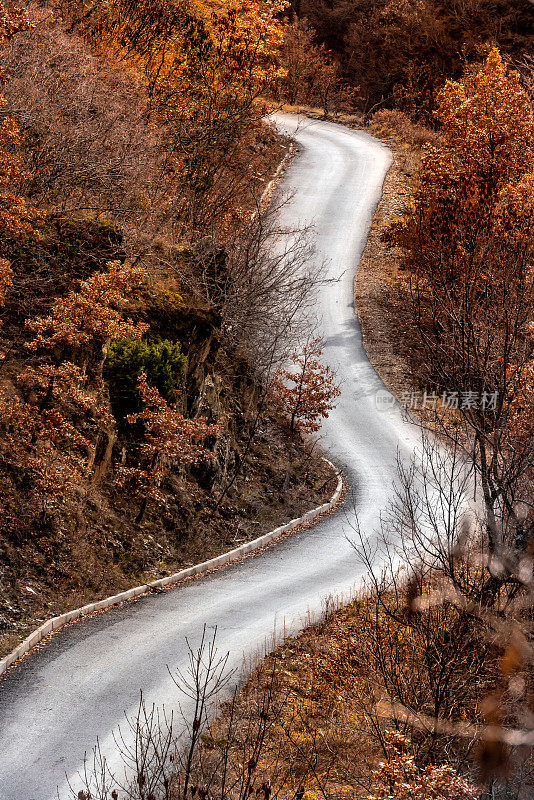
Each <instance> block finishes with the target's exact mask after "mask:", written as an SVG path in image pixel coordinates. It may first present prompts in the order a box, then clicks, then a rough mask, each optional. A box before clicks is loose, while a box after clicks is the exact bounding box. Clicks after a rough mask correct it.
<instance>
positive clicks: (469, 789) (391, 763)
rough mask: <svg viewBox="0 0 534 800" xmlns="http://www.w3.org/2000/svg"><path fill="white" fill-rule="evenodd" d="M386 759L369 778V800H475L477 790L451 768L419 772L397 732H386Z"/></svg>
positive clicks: (407, 743)
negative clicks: (370, 791)
mask: <svg viewBox="0 0 534 800" xmlns="http://www.w3.org/2000/svg"><path fill="white" fill-rule="evenodd" d="M387 742H388V746H389V747H388V749H389V752H388V758H387V759H386V760H385V761H382V762H381V763H380V765H379V767H378V769H377V770H376V772H375V773H374V775H373V779H374V786H373V791H372V794H371V795H370V796H369V800H476V799H477V798H478V797H479V795H480V790H479V789H477V788H476V787H475V786H473V785H472V784H470V783H469V782H468V781H466V780H464V778H461V777H460V776H459V775H458V774H457V772H456V771H455V770H454V769H453V768H452V767H435V766H433V765H430V766H428V767H426V768H425V769H420V768H419V767H417V766H416V764H415V763H414V759H413V756H411V755H410V754H409V752H408V748H409V742H408V740H407V739H406V738H405V737H404V736H402V735H401V734H400V733H398V732H397V731H388V732H387Z"/></svg>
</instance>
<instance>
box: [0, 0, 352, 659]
mask: <svg viewBox="0 0 534 800" xmlns="http://www.w3.org/2000/svg"><path fill="white" fill-rule="evenodd" d="M165 9H166V10H167V11H168V12H169V13H171V10H172V8H171V5H162V6H161V7H160V10H165ZM80 10H81V6H80V5H79V4H73V5H72V7H71V6H69V4H67V3H64V4H62V7H61V9H60V8H59V5H58V4H52V3H44V4H39V5H38V4H33V3H32V4H29V5H28V13H29V18H28V19H29V20H30V21H31V27H29V25H28V23H27V22H26V17H25V16H24V14H22V13H21V14H18V13H17V14H15V13H14V12H13V16H12V17H10V16H9V14H10V13H11V12H6V13H7V14H8V17H6V20H7V21H6V25H5V26H4V39H5V41H4V43H3V47H2V53H1V57H2V64H3V67H4V71H5V95H6V108H5V120H4V123H3V128H2V130H3V138H2V143H1V147H2V148H4V149H3V157H2V163H1V165H0V168H1V171H2V176H1V188H2V198H1V199H2V204H3V213H2V215H1V219H0V241H1V255H2V257H3V259H5V260H3V261H2V277H1V284H0V290H1V298H2V301H3V309H2V314H1V316H2V330H1V332H0V335H1V337H2V342H1V350H2V351H3V352H4V353H5V357H4V359H3V362H2V365H1V368H0V392H1V397H0V401H1V402H0V433H1V435H0V470H1V478H0V489H1V496H2V508H3V514H2V528H1V533H0V552H1V567H0V570H1V572H0V579H1V588H0V635H1V637H2V645H1V650H2V652H6V651H7V650H9V649H10V648H11V647H12V646H13V644H15V643H16V641H17V640H19V639H20V638H21V637H23V636H24V634H26V633H27V631H28V629H29V628H31V627H32V626H33V625H35V623H36V622H37V621H39V620H42V619H43V618H47V617H50V616H53V615H54V614H57V613H59V612H60V611H62V610H65V609H68V608H72V607H76V606H79V605H80V604H82V603H84V602H87V601H88V600H90V599H94V598H96V597H100V596H102V595H107V594H112V593H114V592H115V591H118V590H120V589H124V588H127V587H129V586H131V585H136V584H139V583H142V582H145V581H146V580H147V579H149V578H154V577H159V576H161V575H163V574H166V573H168V572H174V571H176V570H177V569H178V568H179V567H180V566H182V565H187V564H190V563H192V562H195V561H198V560H203V559H204V558H208V557H210V556H212V555H216V554H218V553H220V552H221V551H223V550H225V549H230V548H231V547H234V546H236V544H239V543H240V542H241V541H244V540H246V539H249V538H253V537H254V536H257V535H260V534H261V533H263V532H265V531H266V530H269V529H271V528H273V527H276V526H277V525H279V524H281V523H282V522H284V521H287V520H289V519H291V518H294V517H295V516H299V515H300V514H301V513H303V512H304V511H307V510H309V509H310V508H311V507H313V506H315V505H318V504H320V503H321V502H323V500H324V499H325V498H327V497H329V496H330V495H331V493H332V491H333V487H334V486H335V480H336V479H335V478H334V477H333V476H332V475H331V473H330V470H329V469H327V468H326V467H325V465H324V464H323V463H322V462H321V461H320V459H319V458H318V457H316V456H315V455H310V454H309V453H308V452H307V450H306V449H305V448H304V446H303V444H302V440H301V438H300V434H299V433H298V432H293V433H291V434H289V432H288V430H287V426H286V423H285V421H283V420H282V418H281V417H280V416H279V414H278V411H277V410H276V408H275V407H274V406H273V404H272V402H271V401H270V399H269V393H268V384H269V380H270V374H271V371H272V370H274V369H275V368H276V366H277V363H278V361H277V359H279V358H281V357H282V356H283V353H284V348H286V347H287V342H289V340H290V338H291V337H290V333H291V330H292V327H293V323H292V319H293V317H294V316H295V314H297V313H298V311H299V309H303V308H304V306H305V304H306V297H307V293H308V290H309V287H310V286H311V285H312V284H313V282H314V280H315V276H313V275H312V274H311V272H310V270H309V269H308V268H307V267H306V262H307V256H308V251H307V247H306V244H305V240H304V233H303V234H302V235H301V236H299V235H297V236H296V237H293V239H292V241H293V244H292V245H291V249H290V250H288V249H287V248H286V250H285V251H284V248H283V247H280V246H279V244H278V242H279V240H280V233H279V232H278V231H277V229H276V226H275V224H274V222H273V217H274V211H273V212H272V213H271V215H270V216H269V215H268V214H265V213H258V211H259V200H260V197H261V194H262V191H263V189H264V187H265V185H266V184H267V182H268V181H269V180H270V178H271V177H272V175H273V173H274V172H275V171H276V169H277V167H278V165H279V163H280V161H281V160H282V158H283V157H284V156H285V155H286V154H287V152H288V144H287V143H286V142H284V141H282V140H280V139H279V138H278V137H277V136H276V135H275V134H274V132H273V131H272V129H271V128H269V127H268V126H266V125H265V124H264V123H263V122H262V115H263V113H264V110H265V104H264V103H263V102H262V101H260V99H259V95H260V93H262V92H263V91H265V89H266V87H267V86H268V84H269V82H272V81H274V80H276V79H278V76H279V74H280V72H279V70H280V68H279V66H278V64H277V63H276V60H275V58H274V56H275V54H276V52H277V49H278V48H279V47H280V44H281V32H280V28H279V23H278V22H277V20H276V11H277V8H276V7H275V6H272V7H271V5H270V4H269V3H266V4H265V8H264V9H263V11H264V12H265V13H264V14H263V13H262V14H260V13H259V11H258V16H254V14H253V13H249V12H248V11H245V10H244V9H242V8H241V7H240V6H239V4H237V5H236V9H235V10H233V11H232V10H231V9H228V8H226V7H223V6H221V7H220V9H219V11H220V16H219V17H217V20H215V18H213V17H211V16H210V15H209V14H208V15H207V16H206V7H205V6H203V5H201V4H199V5H198V6H197V4H195V3H184V4H183V8H182V10H181V12H180V13H179V14H178V13H177V14H176V15H174V16H173V15H172V14H171V16H170V17H169V19H168V20H167V21H168V25H169V27H168V32H167V35H168V37H170V38H169V41H171V39H172V41H173V42H174V44H173V47H174V50H173V56H172V60H169V50H168V49H165V47H166V44H165V40H162V39H161V38H160V34H159V32H158V30H157V26H156V28H154V29H151V28H150V26H149V25H148V24H147V22H148V18H149V17H148V16H147V14H148V5H147V6H146V7H144V6H143V5H142V4H135V11H136V13H139V14H141V17H139V18H138V20H137V22H136V19H135V16H134V14H133V6H132V9H130V10H131V12H132V13H129V16H128V18H127V19H128V25H127V27H126V28H124V29H120V30H119V28H118V27H117V26H118V25H120V24H122V23H123V22H124V20H125V19H126V17H125V16H121V17H120V19H118V18H116V17H115V16H114V15H115V12H116V11H117V10H118V8H117V6H116V4H110V5H109V6H105V5H102V4H95V6H94V8H93V9H92V11H94V14H93V13H92V11H91V8H90V5H89V4H86V5H85V6H84V15H83V25H82V24H81V22H80V24H79V20H78V17H77V14H78V12H79V11H80ZM71 12H72V13H71ZM89 12H91V13H89ZM236 14H237V16H236ZM240 14H244V15H245V16H244V17H243V18H242V17H241V16H240ZM245 18H246V25H245V27H244V28H241V23H242V22H243V21H244V19H245ZM139 19H140V20H142V26H141V28H139V27H138V22H139ZM136 26H137V27H136ZM237 29H239V30H240V31H241V34H240V35H242V37H243V38H242V39H241V40H240V44H239V47H241V48H242V50H243V53H245V52H246V53H248V56H247V57H248V58H249V61H248V72H247V71H244V72H240V70H241V69H242V67H243V63H242V57H241V55H239V54H238V53H236V51H235V48H234V45H231V43H232V42H233V43H234V44H235V35H236V32H237ZM193 31H194V35H193ZM104 32H105V35H104ZM140 34H142V37H141V39H140V38H139V35H140ZM173 37H174V38H173ZM247 37H248V38H247ZM260 40H261V41H262V42H263V45H262V47H261V48H260V49H258V48H257V47H255V46H253V45H254V43H255V42H258V41H260ZM119 41H120V42H121V43H122V44H121V45H120V46H119V44H118V43H119ZM126 42H127V43H128V44H127V45H126ZM236 46H237V45H236ZM161 48H163V49H164V50H165V52H166V59H167V60H166V61H165V65H166V68H168V71H167V72H165V73H162V72H161V70H160V69H159V68H158V69H157V72H158V76H159V82H158V81H155V80H154V76H155V73H154V72H153V70H154V69H156V67H155V63H157V59H158V58H159V55H158V54H159V53H161V52H163V50H162V49H161ZM186 62H187V69H186V67H185V65H186ZM184 70H185V71H184ZM245 72H246V75H248V77H246V75H245ZM251 76H254V77H251ZM223 86H224V87H226V88H227V90H228V91H227V92H226V93H225V92H223V91H221V87H223ZM215 100H216V101H217V103H218V105H215V104H214V101H215ZM19 131H20V133H19ZM14 186H16V187H17V188H16V191H17V192H18V194H17V193H13V194H11V193H10V192H12V191H13V187H14ZM33 208H36V209H39V210H38V211H35V212H34V211H32V209H33ZM253 214H254V217H253V219H252V222H251V218H252V216H253ZM275 253H276V254H275ZM299 276H300V277H299ZM288 309H290V311H288ZM290 329H291V330H290ZM295 335H296V333H295ZM294 342H295V340H294V339H293V340H292V344H291V347H294ZM143 376H145V377H143ZM171 432H172V434H171Z"/></svg>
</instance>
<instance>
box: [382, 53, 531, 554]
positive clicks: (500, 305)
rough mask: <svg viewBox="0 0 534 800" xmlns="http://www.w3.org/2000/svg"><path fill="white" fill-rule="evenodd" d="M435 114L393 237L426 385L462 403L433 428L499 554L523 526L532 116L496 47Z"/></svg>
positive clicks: (451, 87)
mask: <svg viewBox="0 0 534 800" xmlns="http://www.w3.org/2000/svg"><path fill="white" fill-rule="evenodd" d="M437 114H438V118H439V120H440V122H441V124H442V134H443V137H444V143H443V145H442V146H440V147H433V148H430V149H429V150H428V152H427V154H426V155H425V157H424V159H423V164H422V167H421V172H420V182H419V188H418V189H417V191H416V193H415V197H414V205H413V207H412V208H410V209H408V213H407V215H406V218H405V220H404V221H402V222H400V223H395V224H394V225H393V226H392V231H393V232H392V238H393V240H394V241H395V243H396V244H400V245H401V246H402V247H404V248H405V252H406V262H405V263H406V266H407V267H408V269H409V270H411V275H412V297H413V304H412V311H413V321H414V323H415V327H416V329H417V331H418V333H419V336H420V342H421V346H422V349H423V351H424V362H425V365H426V366H425V379H426V381H427V383H428V385H429V386H432V387H435V389H436V391H437V393H438V394H443V393H448V392H449V393H450V392H452V393H456V395H455V396H456V397H457V398H458V403H457V404H455V408H454V409H452V413H450V412H451V410H450V409H449V413H444V414H438V418H437V421H438V424H439V425H440V426H442V428H443V430H444V433H446V434H447V435H451V436H452V437H453V439H454V440H456V437H457V433H458V429H459V428H462V429H463V430H464V433H465V442H466V446H467V448H468V450H469V458H470V459H472V463H473V464H474V465H476V469H477V482H480V485H481V491H482V495H483V498H484V500H483V504H484V509H485V513H486V515H487V519H486V523H487V525H486V532H487V543H488V545H489V548H490V550H492V551H495V550H498V549H499V548H500V547H501V546H503V545H504V542H505V540H508V543H510V542H511V541H513V540H514V537H515V535H516V533H515V531H517V530H520V529H522V527H523V526H522V523H521V521H520V519H519V518H518V516H517V509H518V505H517V503H518V502H519V499H520V498H523V499H524V500H525V502H528V494H529V486H528V480H527V479H526V476H527V473H528V469H529V464H530V462H531V460H532V450H533V441H532V439H531V438H530V439H527V440H523V443H522V445H521V446H520V447H516V446H515V444H514V442H513V441H512V439H511V425H510V414H511V411H510V409H511V408H512V407H513V405H514V400H513V398H514V396H515V395H516V393H517V392H519V391H520V381H518V380H517V378H518V376H519V375H520V374H522V373H523V371H524V368H525V365H526V364H527V363H528V361H529V360H530V359H531V350H532V348H531V340H530V337H529V335H528V329H529V324H530V323H531V321H532V318H533V311H534V309H533V303H534V294H533V274H532V269H531V267H530V264H531V258H532V246H533V242H534V228H533V226H532V220H533V215H532V199H531V191H530V189H531V186H532V178H531V174H532V170H533V167H534V114H533V110H532V107H531V104H530V102H529V99H528V97H527V95H526V93H525V91H524V90H523V89H522V88H521V85H520V83H519V78H518V76H517V74H516V73H514V72H511V71H509V70H508V69H507V67H506V66H505V64H504V63H503V60H502V58H501V56H500V55H499V53H498V52H497V51H496V50H493V51H492V52H491V53H490V55H489V56H488V58H487V60H486V61H485V63H484V64H483V65H482V66H481V67H478V68H470V69H469V70H468V71H467V74H466V76H465V78H464V80H463V81H461V82H457V83H454V82H448V83H447V84H446V86H445V88H444V89H443V90H442V92H441V93H440V94H439V98H438V111H437ZM469 397H471V398H473V397H474V398H476V402H472V403H470V402H469ZM490 397H491V398H493V399H494V402H490V401H489V398H490Z"/></svg>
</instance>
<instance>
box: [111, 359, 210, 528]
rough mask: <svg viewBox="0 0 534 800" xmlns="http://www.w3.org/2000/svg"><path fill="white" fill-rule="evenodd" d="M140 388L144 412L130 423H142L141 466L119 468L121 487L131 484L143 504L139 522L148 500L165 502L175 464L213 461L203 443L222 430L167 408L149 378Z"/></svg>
mask: <svg viewBox="0 0 534 800" xmlns="http://www.w3.org/2000/svg"><path fill="white" fill-rule="evenodd" d="M138 386H139V393H140V395H141V399H142V402H143V405H144V409H143V411H141V412H140V413H138V414H132V415H130V416H129V417H128V421H129V422H130V423H137V422H142V423H143V428H144V440H143V442H142V444H141V447H140V458H139V462H138V464H137V465H136V466H133V467H129V466H121V467H119V469H118V484H119V485H121V486H124V485H129V487H130V488H131V489H133V491H134V493H135V495H136V496H137V497H138V498H139V499H140V500H141V501H142V506H141V511H140V512H139V516H138V518H137V520H138V522H140V521H141V519H142V517H143V515H144V512H145V509H146V505H147V501H148V500H154V501H156V502H158V503H160V504H164V503H165V501H166V498H165V494H164V493H163V491H162V489H161V485H162V481H163V479H164V477H165V475H166V473H167V472H168V470H169V468H170V466H171V465H172V463H173V462H177V463H178V464H180V465H184V466H186V465H191V464H198V463H200V462H201V461H206V460H209V459H211V458H213V453H212V452H211V451H210V450H208V449H206V447H205V445H204V443H205V441H206V439H207V438H209V437H210V436H217V435H218V434H219V433H220V430H221V429H220V427H219V426H218V425H213V424H209V423H208V422H206V419H205V418H204V417H199V418H198V419H186V418H185V417H184V416H183V415H182V414H180V413H179V412H178V411H177V410H176V408H174V407H172V406H169V405H168V403H167V402H166V401H165V400H164V398H163V397H161V395H160V394H159V392H158V390H157V389H155V388H154V387H152V386H149V385H148V383H147V379H146V375H144V374H143V375H141V376H140V378H139V383H138Z"/></svg>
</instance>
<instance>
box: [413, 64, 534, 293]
mask: <svg viewBox="0 0 534 800" xmlns="http://www.w3.org/2000/svg"><path fill="white" fill-rule="evenodd" d="M436 117H437V119H438V121H439V122H440V124H441V126H442V134H443V138H444V143H443V145H442V146H440V147H434V148H430V149H429V150H428V152H427V153H426V155H425V157H424V159H423V164H422V167H421V171H420V188H419V189H418V191H417V193H416V195H415V209H414V211H413V213H411V214H410V215H409V216H408V218H407V221H406V222H405V224H404V225H402V226H400V235H399V237H398V241H399V243H401V244H403V245H404V246H405V247H407V248H408V250H409V252H410V263H411V264H412V265H414V266H416V267H418V268H419V269H421V270H422V271H423V272H424V273H425V274H427V273H430V272H431V271H432V270H439V271H440V272H443V273H445V274H446V277H447V279H448V280H454V279H455V278H457V277H458V276H459V275H461V274H463V273H465V271H466V270H469V269H470V268H471V267H472V265H473V261H474V259H476V255H477V253H479V252H480V251H481V249H483V248H484V246H485V244H486V243H487V241H488V237H492V236H493V232H494V228H495V226H496V225H497V224H498V223H499V222H500V220H499V219H498V216H502V214H503V209H502V205H503V204H505V205H507V206H508V208H509V213H510V212H511V206H512V205H514V207H515V209H516V211H515V212H513V213H516V214H517V213H518V211H517V204H518V202H520V199H519V197H515V199H514V200H512V196H511V195H512V194H513V193H514V192H515V193H516V194H517V192H518V191H521V190H520V189H519V183H520V182H521V181H522V180H523V181H524V180H525V179H526V177H527V176H528V175H529V173H531V172H532V171H533V170H534V111H533V108H532V104H531V102H530V99H529V97H528V95H527V94H526V92H525V91H524V90H523V89H522V87H521V84H520V79H519V75H518V74H517V73H516V72H514V71H510V70H508V68H507V67H506V65H505V64H504V62H503V60H502V57H501V56H500V54H499V52H498V51H497V50H495V49H494V50H492V52H491V53H490V55H489V56H488V58H487V60H486V61H485V63H484V65H483V66H482V68H481V69H479V70H477V69H471V70H469V71H468V73H467V75H466V77H465V78H464V80H463V81H460V82H454V81H448V82H447V83H446V85H445V87H444V88H443V89H442V90H441V92H440V93H439V94H438V108H437V111H436ZM514 187H515V188H514ZM521 196H522V201H526V199H527V198H528V188H527V186H525V188H524V189H523V191H522V192H521ZM507 198H508V199H507ZM530 209H531V206H530ZM521 213H522V214H523V215H524V216H526V218H527V219H526V220H524V222H523V228H524V223H525V222H526V221H527V220H528V219H529V218H530V213H531V212H530V210H527V209H526V208H524V211H523V212H521ZM511 222H512V220H511V219H509V220H508V222H507V224H506V225H504V226H502V225H501V233H502V234H504V235H505V236H506V235H509V236H514V235H516V234H517V233H518V232H519V231H518V230H517V228H516V229H515V233H514V226H513V225H512V224H511Z"/></svg>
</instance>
